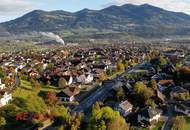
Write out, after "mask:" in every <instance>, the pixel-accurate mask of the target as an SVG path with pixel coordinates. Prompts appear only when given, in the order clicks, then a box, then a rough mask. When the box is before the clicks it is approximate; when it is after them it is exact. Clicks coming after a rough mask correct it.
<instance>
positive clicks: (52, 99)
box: [45, 92, 58, 107]
mask: <svg viewBox="0 0 190 130" xmlns="http://www.w3.org/2000/svg"><path fill="white" fill-rule="evenodd" d="M57 101H58V99H57V97H56V93H55V92H48V93H47V94H46V96H45V102H46V104H47V105H48V106H50V107H52V106H55V105H56V103H57Z"/></svg>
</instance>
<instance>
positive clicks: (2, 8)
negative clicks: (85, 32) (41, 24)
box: [0, 0, 34, 16]
mask: <svg viewBox="0 0 190 130" xmlns="http://www.w3.org/2000/svg"><path fill="white" fill-rule="evenodd" d="M32 9H34V4H33V3H32V2H29V1H27V0H0V15H1V16H3V15H4V16H6V15H19V14H22V13H24V12H28V11H31V10H32Z"/></svg>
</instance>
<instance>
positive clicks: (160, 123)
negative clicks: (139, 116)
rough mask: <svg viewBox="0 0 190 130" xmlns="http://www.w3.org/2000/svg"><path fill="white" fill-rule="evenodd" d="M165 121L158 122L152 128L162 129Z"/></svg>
mask: <svg viewBox="0 0 190 130" xmlns="http://www.w3.org/2000/svg"><path fill="white" fill-rule="evenodd" d="M163 124H164V122H158V123H157V124H156V126H155V127H154V128H153V129H152V130H161V129H162V126H163Z"/></svg>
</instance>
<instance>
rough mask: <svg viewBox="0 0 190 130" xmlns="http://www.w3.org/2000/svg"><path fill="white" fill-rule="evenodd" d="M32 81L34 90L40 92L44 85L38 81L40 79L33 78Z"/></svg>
mask: <svg viewBox="0 0 190 130" xmlns="http://www.w3.org/2000/svg"><path fill="white" fill-rule="evenodd" d="M30 82H31V85H32V88H33V90H34V91H35V92H36V93H39V92H40V90H41V88H42V86H41V84H40V83H39V82H38V80H35V79H31V80H30Z"/></svg>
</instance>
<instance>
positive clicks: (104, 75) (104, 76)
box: [99, 72, 108, 81]
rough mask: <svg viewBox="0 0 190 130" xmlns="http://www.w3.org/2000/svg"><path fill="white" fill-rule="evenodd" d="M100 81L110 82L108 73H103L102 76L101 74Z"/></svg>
mask: <svg viewBox="0 0 190 130" xmlns="http://www.w3.org/2000/svg"><path fill="white" fill-rule="evenodd" d="M99 80H100V81H105V80H108V76H107V74H106V73H104V72H103V73H101V74H99Z"/></svg>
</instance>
